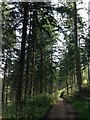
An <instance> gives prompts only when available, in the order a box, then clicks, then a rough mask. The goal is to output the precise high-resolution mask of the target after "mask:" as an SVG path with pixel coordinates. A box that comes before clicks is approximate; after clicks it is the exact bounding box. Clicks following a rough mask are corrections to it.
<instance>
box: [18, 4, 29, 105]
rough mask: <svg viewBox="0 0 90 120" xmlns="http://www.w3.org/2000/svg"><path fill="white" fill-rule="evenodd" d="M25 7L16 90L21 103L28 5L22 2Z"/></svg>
mask: <svg viewBox="0 0 90 120" xmlns="http://www.w3.org/2000/svg"><path fill="white" fill-rule="evenodd" d="M22 4H23V7H24V19H23V28H22V42H21V55H20V61H19V73H18V81H17V90H16V103H17V104H18V103H20V101H21V96H22V84H23V71H24V61H25V45H26V35H27V17H28V15H27V12H28V11H27V10H28V9H27V7H28V3H27V2H25V3H22Z"/></svg>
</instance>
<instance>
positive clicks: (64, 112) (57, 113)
mask: <svg viewBox="0 0 90 120" xmlns="http://www.w3.org/2000/svg"><path fill="white" fill-rule="evenodd" d="M48 119H55V120H56V119H58V120H64V119H65V120H76V119H77V113H76V112H75V110H74V109H73V107H72V105H70V104H69V103H66V102H65V100H63V99H60V101H59V102H58V103H57V104H56V105H54V106H53V107H52V108H51V109H50V110H49V111H48V113H47V114H46V115H45V117H44V119H43V120H48Z"/></svg>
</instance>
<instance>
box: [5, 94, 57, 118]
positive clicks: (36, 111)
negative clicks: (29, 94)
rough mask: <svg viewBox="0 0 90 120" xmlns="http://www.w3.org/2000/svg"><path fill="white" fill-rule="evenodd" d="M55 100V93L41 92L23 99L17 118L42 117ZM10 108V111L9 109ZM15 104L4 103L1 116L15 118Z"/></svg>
mask: <svg viewBox="0 0 90 120" xmlns="http://www.w3.org/2000/svg"><path fill="white" fill-rule="evenodd" d="M56 102H57V97H56V95H49V94H41V95H37V96H35V97H34V98H32V99H29V98H27V100H25V99H23V100H22V101H21V104H20V108H19V109H18V114H17V117H18V118H29V119H31V120H32V119H34V118H42V117H43V116H44V114H45V113H46V112H47V111H48V109H49V108H50V106H52V105H53V104H55V103H56ZM10 110H11V111H10ZM15 112H16V111H15V104H12V105H11V106H10V105H9V106H8V105H6V106H5V107H4V110H3V116H4V117H7V118H15V115H16V113H15Z"/></svg>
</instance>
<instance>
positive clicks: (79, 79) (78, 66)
mask: <svg viewBox="0 0 90 120" xmlns="http://www.w3.org/2000/svg"><path fill="white" fill-rule="evenodd" d="M74 12H75V13H74V33H75V60H76V76H77V83H78V88H79V93H80V94H81V91H82V87H81V85H82V75H81V64H80V50H79V47H78V40H77V8H76V2H74Z"/></svg>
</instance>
